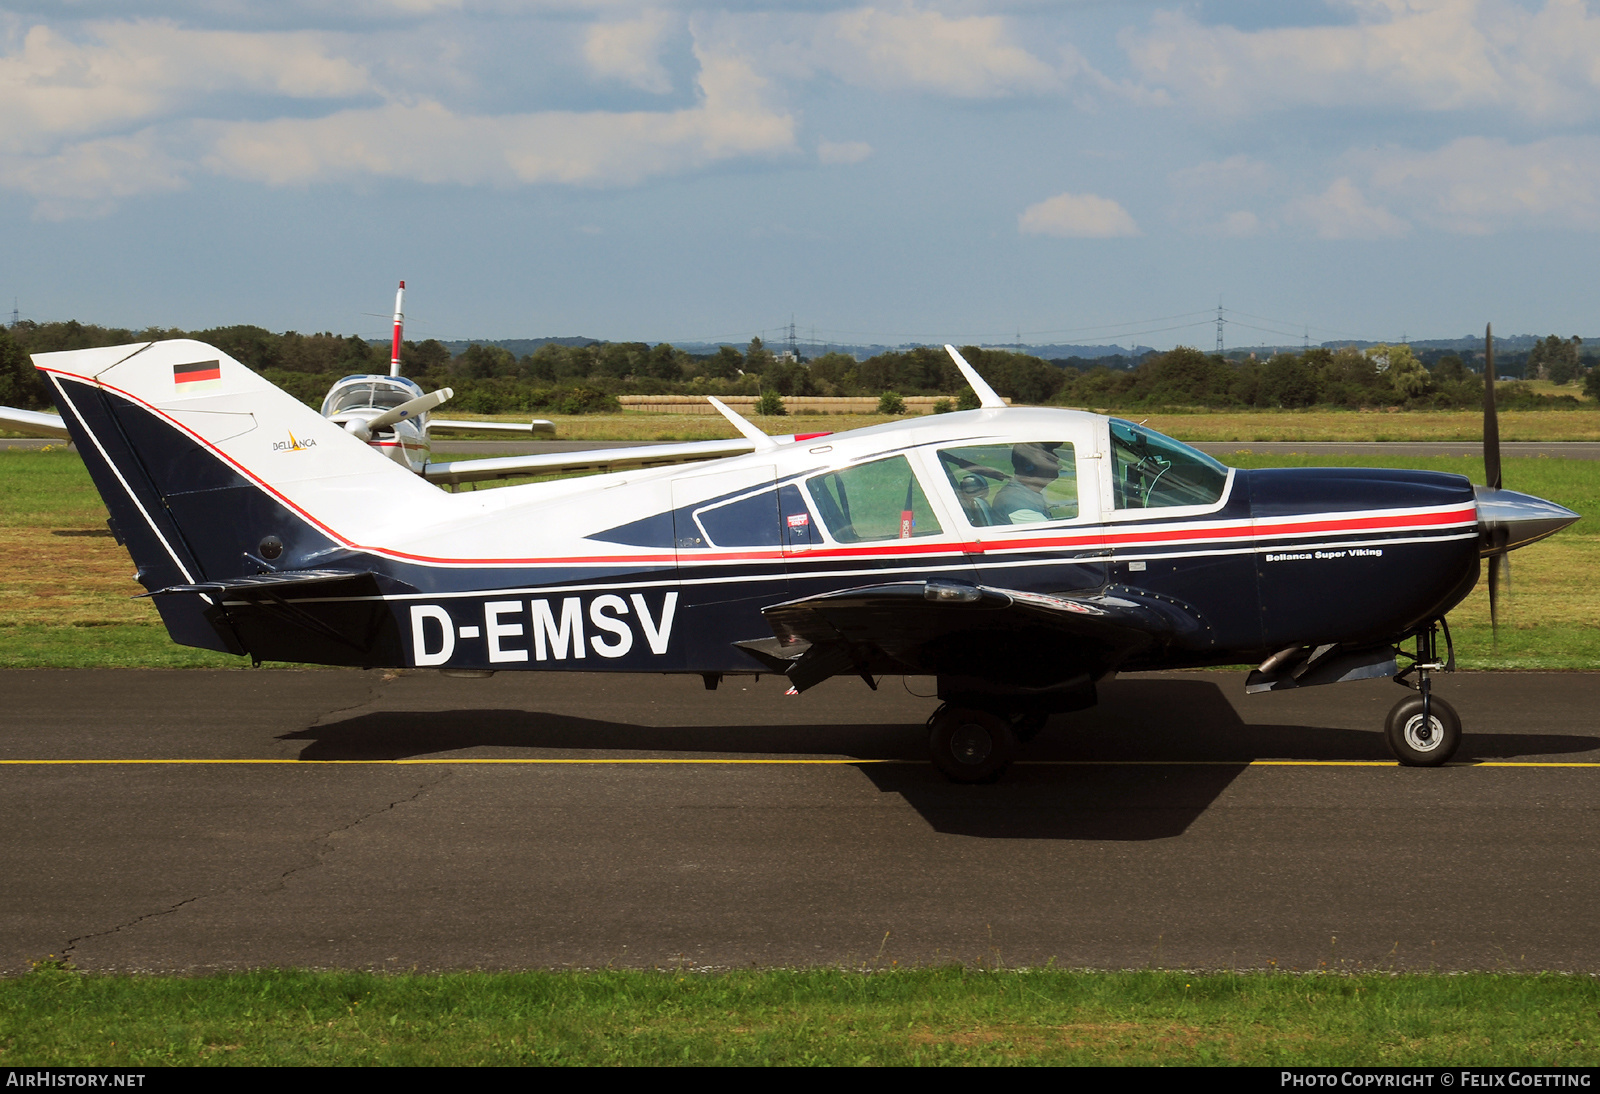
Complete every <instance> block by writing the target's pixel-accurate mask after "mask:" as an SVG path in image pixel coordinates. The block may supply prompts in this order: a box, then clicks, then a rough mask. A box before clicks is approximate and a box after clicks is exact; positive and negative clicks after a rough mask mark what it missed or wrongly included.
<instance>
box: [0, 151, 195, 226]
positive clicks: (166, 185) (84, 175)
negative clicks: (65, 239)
mask: <svg viewBox="0 0 1600 1094" xmlns="http://www.w3.org/2000/svg"><path fill="white" fill-rule="evenodd" d="M187 175H188V165H187V164H185V163H183V162H182V161H181V160H179V159H177V158H175V157H173V156H172V155H170V154H169V153H168V152H167V151H166V150H165V149H164V148H163V147H162V142H161V141H160V140H159V139H158V138H157V136H156V134H155V133H154V132H152V131H149V130H146V131H145V132H142V133H137V134H134V135H133V136H129V137H103V138H100V139H97V140H89V141H83V142H81V143H79V144H76V145H73V146H71V147H70V148H68V149H66V150H65V151H63V152H60V153H58V154H56V155H53V156H44V157H31V158H28V157H20V156H7V157H3V158H0V186H4V187H6V188H7V189H11V190H20V191H22V192H23V193H25V194H30V195H32V196H33V197H34V198H35V199H36V203H35V205H34V216H35V217H37V218H39V219H41V220H65V219H68V218H73V217H84V216H103V215H105V214H106V213H109V212H110V211H111V210H112V209H113V208H115V206H116V203H117V201H118V199H120V198H125V197H132V196H133V195H135V194H148V193H158V192H163V191H173V190H183V189H186V188H187V187H188V185H189V180H188V178H187Z"/></svg>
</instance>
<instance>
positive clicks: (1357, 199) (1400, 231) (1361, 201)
mask: <svg viewBox="0 0 1600 1094" xmlns="http://www.w3.org/2000/svg"><path fill="white" fill-rule="evenodd" d="M1284 211H1285V214H1286V216H1287V217H1288V218H1289V219H1290V220H1292V221H1298V222H1301V223H1305V224H1309V225H1310V226H1311V227H1312V228H1313V229H1315V230H1316V233H1317V235H1318V236H1320V237H1321V238H1323V239H1385V238H1392V237H1395V236H1403V235H1405V234H1406V233H1407V232H1409V231H1410V230H1411V225H1409V224H1407V223H1406V222H1405V221H1403V220H1401V219H1400V218H1399V217H1397V216H1395V215H1394V214H1393V213H1391V212H1389V210H1388V209H1385V208H1383V207H1382V206H1377V205H1372V204H1370V203H1369V202H1368V201H1367V199H1366V197H1365V196H1363V194H1362V193H1361V190H1360V188H1358V187H1357V186H1356V185H1355V183H1353V182H1351V181H1350V180H1349V179H1348V178H1337V179H1335V180H1334V181H1333V182H1332V183H1331V184H1330V185H1329V186H1328V188H1327V189H1326V190H1324V191H1323V192H1322V193H1320V194H1308V195H1306V196H1305V197H1301V198H1297V199H1295V200H1294V201H1292V202H1290V203H1289V205H1288V206H1287V207H1286V209H1285V210H1284Z"/></svg>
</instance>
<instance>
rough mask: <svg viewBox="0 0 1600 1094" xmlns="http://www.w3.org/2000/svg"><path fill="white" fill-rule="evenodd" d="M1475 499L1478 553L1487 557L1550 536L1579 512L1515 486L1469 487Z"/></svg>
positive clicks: (1574, 518)
mask: <svg viewBox="0 0 1600 1094" xmlns="http://www.w3.org/2000/svg"><path fill="white" fill-rule="evenodd" d="M1472 489H1473V492H1474V493H1475V494H1476V495H1477V501H1478V554H1479V556H1480V557H1484V558H1487V557H1488V556H1490V555H1496V554H1500V553H1501V552H1503V551H1515V550H1516V549H1517V548H1518V547H1526V546H1527V545H1528V544H1530V543H1537V542H1538V541H1539V540H1541V539H1544V538H1545V537H1546V536H1553V535H1555V534H1556V533H1557V532H1559V531H1561V529H1563V528H1565V527H1566V526H1567V525H1569V524H1571V523H1572V522H1573V521H1576V520H1578V519H1579V517H1578V514H1577V513H1574V512H1573V511H1572V510H1571V509H1568V508H1567V507H1565V506H1563V505H1557V504H1556V503H1555V502H1553V501H1545V500H1544V499H1543V498H1536V497H1534V496H1532V495H1531V494H1519V493H1517V492H1516V491H1515V490H1492V489H1490V488H1489V487H1487V486H1475V487H1473V488H1472Z"/></svg>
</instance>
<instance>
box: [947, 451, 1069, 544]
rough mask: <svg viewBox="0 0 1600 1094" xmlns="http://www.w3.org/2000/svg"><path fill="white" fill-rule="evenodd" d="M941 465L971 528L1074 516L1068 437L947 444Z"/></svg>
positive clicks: (1033, 522) (1029, 522) (1063, 518)
mask: <svg viewBox="0 0 1600 1094" xmlns="http://www.w3.org/2000/svg"><path fill="white" fill-rule="evenodd" d="M939 466H940V467H942V468H944V473H945V477H946V478H948V479H949V480H950V487H951V489H952V490H954V491H955V495H956V498H957V499H958V500H959V501H960V502H961V511H962V512H963V513H964V514H965V515H966V518H967V522H968V523H969V524H971V525H972V526H973V527H975V528H987V527H992V526H994V525H1002V524H1039V523H1042V522H1044V521H1049V520H1072V519H1075V518H1076V517H1077V515H1078V465H1077V462H1076V460H1075V459H1074V452H1073V448H1072V444H1071V442H1069V441H1030V442H1028V443H1025V444H980V445H969V446H967V447H965V448H945V449H941V450H940V451H939Z"/></svg>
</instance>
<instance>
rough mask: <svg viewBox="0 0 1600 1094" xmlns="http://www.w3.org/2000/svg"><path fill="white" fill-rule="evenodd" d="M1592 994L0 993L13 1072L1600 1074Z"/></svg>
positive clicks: (374, 988)
mask: <svg viewBox="0 0 1600 1094" xmlns="http://www.w3.org/2000/svg"><path fill="white" fill-rule="evenodd" d="M1597 1007H1600V983H1597V982H1596V980H1595V979H1594V978H1592V977H1586V976H1559V975H1543V976H1519V975H1494V974H1472V975H1462V976H1448V977H1444V976H1427V975H1406V976H1388V975H1381V974H1362V975H1327V974H1321V975H1317V974H1312V975H1305V974H1299V975H1296V974H1288V973H1242V974H1215V973H1214V974H1205V975H1194V974H1188V973H1183V972H1170V971H1146V972H1124V973H1090V972H1068V971H1060V970H1054V969H1042V970H1033V971H1009V970H994V969H981V968H971V969H963V968H941V969H917V970H879V971H875V972H868V971H843V970H829V969H817V970H781V969H780V970H768V971H734V972H725V973H719V974H706V973H690V972H674V971H656V972H644V971H622V970H601V971H595V972H590V973H549V972H525V973H462V974H455V975H446V976H373V975H368V974H364V973H348V972H347V973H309V972H258V973H245V974H237V975H227V976H218V977H213V978H206V979H180V978H175V977H141V978H124V977H102V976H80V975H77V974H75V973H72V972H66V971H60V970H54V969H46V970H42V971H39V972H35V973H33V974H31V975H28V976H23V977H19V978H16V979H13V980H0V1066H9V1067H38V1066H45V1065H87V1064H94V1065H99V1066H108V1067H117V1068H135V1069H136V1068H139V1067H141V1066H161V1065H195V1064H234V1065H286V1064H287V1065H335V1064H411V1065H417V1064H422V1065H429V1064H440V1065H452V1064H453V1065H461V1064H470V1065H495V1064H499V1065H506V1064H568V1065H597V1064H598V1065H605V1064H791V1065H792V1064H833V1065H862V1064H873V1065H896V1064H900V1065H905V1064H1169V1065H1170V1064H1178V1065H1184V1064H1188V1065H1193V1064H1224V1065H1226V1064H1253V1065H1258V1066H1260V1065H1275V1066H1285V1065H1294V1066H1306V1065H1323V1066H1340V1067H1343V1066H1360V1065H1390V1066H1394V1065H1401V1066H1404V1065H1457V1066H1460V1065H1469V1064H1476V1065H1496V1064H1498V1065H1522V1066H1535V1065H1537V1066H1593V1065H1594V1064H1595V1063H1596V1062H1600V1049H1597V1038H1600V1018H1597Z"/></svg>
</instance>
